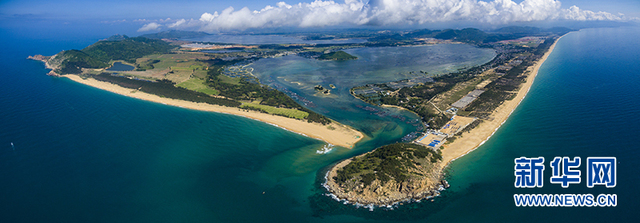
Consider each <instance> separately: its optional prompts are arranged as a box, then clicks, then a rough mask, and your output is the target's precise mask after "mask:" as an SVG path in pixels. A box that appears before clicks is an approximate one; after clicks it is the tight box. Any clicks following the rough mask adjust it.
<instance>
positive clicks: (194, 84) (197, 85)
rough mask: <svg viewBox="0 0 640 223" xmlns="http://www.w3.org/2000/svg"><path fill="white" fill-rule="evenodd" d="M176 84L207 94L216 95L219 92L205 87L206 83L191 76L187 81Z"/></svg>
mask: <svg viewBox="0 0 640 223" xmlns="http://www.w3.org/2000/svg"><path fill="white" fill-rule="evenodd" d="M176 86H178V87H183V88H186V89H189V90H192V91H197V92H202V93H205V94H209V95H218V94H219V93H220V92H219V91H217V90H215V89H212V88H209V87H207V85H206V84H205V83H204V80H202V79H198V78H191V79H189V80H187V81H184V82H182V83H179V84H177V85H176Z"/></svg>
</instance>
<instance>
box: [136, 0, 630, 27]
mask: <svg viewBox="0 0 640 223" xmlns="http://www.w3.org/2000/svg"><path fill="white" fill-rule="evenodd" d="M629 19H630V18H626V17H625V16H624V15H623V14H620V13H618V14H612V13H608V12H602V11H599V12H593V11H589V10H582V9H580V8H578V6H575V5H574V6H571V7H569V8H562V7H561V3H560V1H558V0H524V1H522V2H521V3H515V2H513V1H512V0H493V1H478V0H370V1H369V2H363V1H362V0H345V1H344V3H337V2H335V1H331V0H328V1H323V0H316V1H314V2H310V3H298V4H294V5H289V4H287V3H285V2H279V3H277V4H276V6H270V5H267V6H266V7H264V8H262V9H260V10H253V11H251V10H250V9H249V8H247V7H244V8H241V9H240V10H235V9H234V8H233V7H229V8H227V9H225V10H223V11H221V12H218V11H215V12H214V13H213V14H211V13H208V12H205V13H203V14H202V15H201V16H200V18H199V19H180V20H174V21H171V22H168V23H166V24H164V25H165V26H167V27H168V28H173V29H195V30H199V31H205V32H219V31H223V30H245V29H250V28H273V27H303V28H304V27H327V26H337V25H351V26H360V25H368V26H390V25H420V24H429V23H439V22H476V23H478V22H479V23H485V24H508V23H513V22H532V21H558V20H572V21H623V20H629ZM632 19H637V18H632ZM161 26H163V25H161V24H158V23H155V22H153V23H148V24H146V25H144V26H143V27H142V28H140V29H139V30H138V31H139V32H145V31H151V30H157V29H159V28H160V27H161Z"/></svg>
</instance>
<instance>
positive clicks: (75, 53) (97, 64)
mask: <svg viewBox="0 0 640 223" xmlns="http://www.w3.org/2000/svg"><path fill="white" fill-rule="evenodd" d="M49 63H50V64H52V65H54V66H58V69H56V72H57V73H61V74H78V73H81V72H82V68H103V67H107V66H109V64H107V63H105V62H102V61H99V60H96V59H95V58H93V57H91V56H89V55H88V54H86V53H85V52H82V51H79V50H65V51H62V52H60V53H58V54H57V55H56V56H55V57H54V58H52V59H51V61H49Z"/></svg>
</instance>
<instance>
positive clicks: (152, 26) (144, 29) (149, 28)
mask: <svg viewBox="0 0 640 223" xmlns="http://www.w3.org/2000/svg"><path fill="white" fill-rule="evenodd" d="M161 26H162V25H160V24H158V23H155V22H152V23H147V24H145V25H144V26H142V28H140V29H138V32H147V31H154V30H158V29H160V27H161Z"/></svg>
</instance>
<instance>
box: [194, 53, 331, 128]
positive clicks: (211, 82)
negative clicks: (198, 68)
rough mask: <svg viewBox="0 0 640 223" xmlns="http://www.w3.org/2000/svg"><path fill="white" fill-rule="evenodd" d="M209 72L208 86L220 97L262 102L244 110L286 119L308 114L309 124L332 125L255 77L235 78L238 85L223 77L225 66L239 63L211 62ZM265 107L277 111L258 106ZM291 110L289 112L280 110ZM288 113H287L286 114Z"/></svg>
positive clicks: (323, 117)
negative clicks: (261, 112)
mask: <svg viewBox="0 0 640 223" xmlns="http://www.w3.org/2000/svg"><path fill="white" fill-rule="evenodd" d="M207 62H208V63H210V66H209V70H208V71H207V79H206V84H207V85H208V86H209V87H211V88H213V89H216V90H218V91H219V95H221V96H224V97H227V98H231V99H235V100H243V101H260V103H257V104H248V105H247V106H245V107H244V108H246V109H253V110H260V111H263V112H266V113H269V114H274V115H282V116H285V117H291V116H293V117H301V116H304V115H303V114H304V113H306V114H307V115H306V119H307V121H308V122H317V123H321V124H323V125H326V124H329V123H331V119H329V118H327V117H325V116H323V115H320V114H318V113H315V112H313V111H311V110H309V109H307V108H305V107H302V106H301V105H300V104H298V103H297V102H296V101H295V100H293V99H292V98H291V97H289V96H288V95H286V94H285V93H283V92H280V91H278V90H275V89H273V88H270V87H268V86H264V85H261V84H260V83H259V82H258V80H257V79H255V78H253V77H251V78H250V77H245V78H233V79H236V80H237V83H234V82H231V80H233V79H230V78H229V77H227V76H225V75H222V71H223V70H224V66H227V65H233V64H235V63H238V62H239V61H236V60H234V61H224V60H219V59H218V60H209V61H207ZM256 105H265V106H271V107H273V108H276V109H268V110H265V107H262V106H256ZM278 109H289V110H278ZM290 110H298V111H300V112H299V113H295V114H294V113H292V112H291V111H290ZM285 111H287V112H285Z"/></svg>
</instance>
